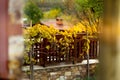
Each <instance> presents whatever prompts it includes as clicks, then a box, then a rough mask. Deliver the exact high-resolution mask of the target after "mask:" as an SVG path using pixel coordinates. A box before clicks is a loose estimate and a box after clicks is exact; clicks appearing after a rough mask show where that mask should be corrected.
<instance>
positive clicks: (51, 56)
mask: <svg viewBox="0 0 120 80" xmlns="http://www.w3.org/2000/svg"><path fill="white" fill-rule="evenodd" d="M83 36H85V34H78V36H77V37H76V38H75V39H74V43H71V44H69V47H66V48H65V54H61V51H60V49H61V47H59V46H56V44H54V43H53V44H52V45H51V44H49V42H47V39H43V42H42V43H36V44H34V45H33V52H32V54H33V57H34V58H35V60H36V64H37V65H42V66H46V65H54V64H59V63H61V62H64V63H76V62H81V61H82V60H83V59H87V55H86V54H85V53H83V50H82V47H83V44H84V39H82V37H83ZM56 37H57V38H58V39H59V38H60V37H61V36H60V35H56ZM89 40H90V49H89V56H90V59H94V58H97V57H98V53H99V47H98V46H99V45H98V43H99V41H98V39H97V38H89ZM57 44H59V43H57ZM46 45H49V46H50V47H51V48H50V49H49V50H48V49H46V48H45V46H46ZM72 45H74V49H73V48H72ZM80 54H81V55H82V54H84V55H83V56H82V57H80Z"/></svg>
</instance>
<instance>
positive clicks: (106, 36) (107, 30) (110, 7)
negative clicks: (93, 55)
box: [99, 0, 120, 80]
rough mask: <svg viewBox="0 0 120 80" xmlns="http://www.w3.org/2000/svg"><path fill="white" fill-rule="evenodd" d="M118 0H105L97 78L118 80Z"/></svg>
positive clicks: (119, 73)
mask: <svg viewBox="0 0 120 80" xmlns="http://www.w3.org/2000/svg"><path fill="white" fill-rule="evenodd" d="M119 3H120V0H106V1H105V8H104V9H105V13H104V26H103V27H102V28H103V29H102V33H101V35H100V37H101V40H100V66H99V80H120V39H119V38H120V35H119V30H120V28H119V26H120V25H118V23H119V22H120V21H119V20H120V19H119V18H120V16H119V14H120V13H119V12H118V11H120V9H119ZM118 45H119V46H118Z"/></svg>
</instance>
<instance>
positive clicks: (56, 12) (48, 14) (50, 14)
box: [44, 8, 61, 19]
mask: <svg viewBox="0 0 120 80" xmlns="http://www.w3.org/2000/svg"><path fill="white" fill-rule="evenodd" d="M60 14H61V10H60V9H59V8H57V9H51V10H50V11H47V12H44V18H46V19H53V18H56V17H58V16H59V15H60Z"/></svg>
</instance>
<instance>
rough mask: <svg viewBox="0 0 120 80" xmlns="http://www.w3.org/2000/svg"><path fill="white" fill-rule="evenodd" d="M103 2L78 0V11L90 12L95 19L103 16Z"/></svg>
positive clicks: (100, 0)
mask: <svg viewBox="0 0 120 80" xmlns="http://www.w3.org/2000/svg"><path fill="white" fill-rule="evenodd" d="M103 6H104V5H103V0H76V9H77V10H79V11H85V12H89V10H90V12H91V13H92V14H93V15H94V17H95V18H98V17H102V15H103Z"/></svg>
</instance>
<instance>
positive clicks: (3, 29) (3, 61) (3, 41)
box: [0, 0, 8, 80]
mask: <svg viewBox="0 0 120 80" xmlns="http://www.w3.org/2000/svg"><path fill="white" fill-rule="evenodd" d="M7 25H8V0H0V80H2V79H7V78H8V34H7V31H8V30H7V29H8V28H7Z"/></svg>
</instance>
